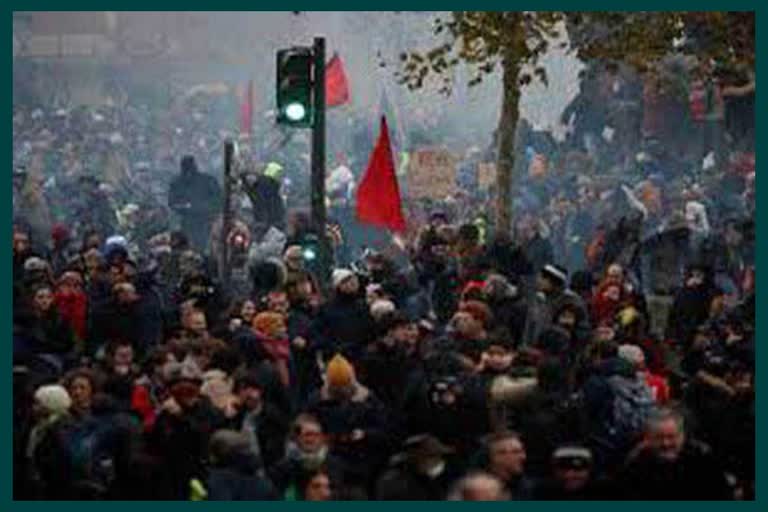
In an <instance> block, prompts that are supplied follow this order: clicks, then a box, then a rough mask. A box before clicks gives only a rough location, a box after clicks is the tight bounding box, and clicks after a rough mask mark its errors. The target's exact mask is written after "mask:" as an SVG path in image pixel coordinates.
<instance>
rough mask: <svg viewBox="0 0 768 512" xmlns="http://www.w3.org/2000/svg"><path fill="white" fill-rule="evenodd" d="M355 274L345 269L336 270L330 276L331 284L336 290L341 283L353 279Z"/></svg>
mask: <svg viewBox="0 0 768 512" xmlns="http://www.w3.org/2000/svg"><path fill="white" fill-rule="evenodd" d="M354 275H355V273H354V272H352V271H351V270H349V269H347V268H337V269H336V270H334V271H333V274H332V275H331V282H332V283H333V287H334V289H335V288H338V287H339V285H340V284H341V283H343V282H344V281H346V280H347V279H349V278H350V277H354Z"/></svg>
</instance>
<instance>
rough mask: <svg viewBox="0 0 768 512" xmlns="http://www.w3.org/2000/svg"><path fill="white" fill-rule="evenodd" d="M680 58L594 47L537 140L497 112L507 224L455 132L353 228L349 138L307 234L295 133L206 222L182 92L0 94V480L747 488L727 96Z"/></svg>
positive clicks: (344, 492) (743, 180)
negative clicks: (0, 111)
mask: <svg viewBox="0 0 768 512" xmlns="http://www.w3.org/2000/svg"><path fill="white" fill-rule="evenodd" d="M695 70H696V73H698V75H695V74H694V75H695V76H697V77H698V78H697V79H698V80H699V82H696V80H694V79H692V80H691V84H694V85H690V86H689V87H688V88H687V89H686V92H687V93H689V94H687V95H686V98H685V102H684V105H685V106H686V107H689V108H682V107H680V105H679V103H680V100H679V99H677V98H676V97H675V96H674V95H673V94H672V93H671V92H668V90H666V89H663V88H661V87H660V86H658V84H659V83H661V82H662V80H661V78H659V76H656V75H648V76H644V77H643V78H642V80H640V79H639V78H638V77H637V76H631V75H628V74H626V72H625V71H622V70H620V69H617V68H612V67H608V68H600V67H597V66H596V67H595V69H594V70H593V72H594V75H591V77H588V78H585V82H584V85H583V87H582V92H581V93H580V95H579V96H578V97H577V98H576V100H574V103H573V104H572V106H571V107H569V109H568V110H567V111H566V113H565V114H564V122H567V123H568V124H569V125H570V126H571V129H570V134H569V136H568V137H567V138H566V140H564V141H558V140H556V139H555V138H554V137H552V136H551V135H550V134H549V133H547V132H542V131H537V130H534V129H532V128H530V127H526V126H525V123H524V122H523V123H521V128H520V129H519V130H518V137H517V139H518V143H517V155H516V165H517V168H518V172H517V174H516V176H517V178H516V181H515V191H514V205H513V212H514V218H515V220H516V221H515V226H514V229H513V232H512V233H503V232H498V230H496V229H495V227H494V225H493V219H490V218H488V217H487V216H483V215H477V212H478V211H483V210H486V207H487V206H489V205H490V204H491V203H490V201H492V200H493V194H492V191H490V192H489V191H484V190H481V189H480V188H479V187H478V184H477V183H476V181H475V180H474V179H473V178H472V172H471V169H473V168H474V167H475V166H476V164H477V163H479V162H482V161H487V159H488V158H492V157H493V156H494V155H493V154H492V153H493V148H492V149H491V150H489V151H485V152H484V151H482V150H479V149H477V148H470V149H469V150H468V151H467V152H466V156H465V158H464V160H463V162H462V164H461V165H460V168H461V169H462V171H461V172H460V173H459V180H460V185H461V186H460V191H459V192H458V193H457V194H456V195H455V196H452V197H450V198H446V200H441V201H435V202H432V203H429V202H424V201H419V202H415V201H412V202H406V207H407V208H408V219H409V231H408V232H407V233H405V234H403V235H399V236H397V237H394V236H391V235H389V234H388V233H385V232H380V231H379V232H377V233H376V235H377V236H374V237H372V239H375V241H376V243H375V244H374V245H376V247H374V248H370V247H368V248H366V249H365V250H364V248H363V247H362V246H363V245H364V244H368V242H369V241H370V239H371V237H369V238H366V239H365V241H362V239H361V236H362V235H360V233H362V231H361V230H362V227H360V226H358V225H356V223H355V220H354V215H353V213H352V212H353V211H354V201H353V199H352V198H353V197H354V194H353V193H352V191H353V190H354V184H355V181H356V180H357V179H358V178H359V175H360V173H361V172H362V169H357V168H355V169H353V170H350V168H349V167H357V166H358V164H356V162H358V163H359V162H364V161H365V157H364V156H360V155H348V157H347V158H342V157H341V156H337V157H336V158H337V160H338V162H337V163H339V164H340V165H339V167H338V168H336V169H335V170H334V171H333V173H331V178H334V177H336V178H338V180H336V181H338V183H336V182H335V181H334V179H331V180H330V181H329V198H328V203H329V205H330V210H329V211H330V213H331V218H332V220H334V222H335V223H336V224H334V225H333V226H331V228H330V229H329V230H328V232H327V233H320V234H318V233H312V232H311V227H310V223H309V221H308V219H307V218H306V215H305V214H303V212H301V211H299V210H298V209H297V208H296V207H297V206H301V205H300V204H298V203H297V200H296V198H295V197H292V196H290V195H288V194H286V193H285V187H286V185H287V183H286V173H285V172H284V171H285V168H287V169H288V171H289V173H288V174H289V175H290V169H291V167H293V166H299V165H300V162H301V156H299V155H294V156H295V160H296V161H291V162H286V161H280V162H277V161H272V162H270V163H269V164H267V165H264V166H261V167H260V166H259V165H260V164H259V165H257V164H254V163H253V162H254V161H255V160H258V158H257V157H256V156H253V155H251V156H250V158H251V160H250V163H249V164H248V165H242V167H243V168H246V167H247V168H249V169H251V170H252V169H254V168H255V169H257V170H258V171H259V172H256V173H250V174H246V175H243V176H242V180H241V182H240V183H239V185H238V187H237V189H236V194H235V195H236V196H237V199H238V200H237V201H235V202H234V203H235V205H234V206H233V216H234V222H233V229H232V232H231V234H229V236H227V237H222V236H221V231H222V227H221V224H222V223H221V218H220V216H221V204H220V203H221V196H222V187H221V183H220V180H217V179H216V178H215V177H213V176H212V175H209V174H207V172H206V171H209V170H216V169H220V168H221V161H220V160H219V159H220V158H221V156H223V151H220V150H221V148H220V143H221V140H222V139H223V137H225V136H227V133H226V131H224V130H219V129H218V128H217V127H216V126H215V124H214V123H211V122H210V121H209V119H208V118H207V117H206V113H205V112H206V111H205V108H204V107H201V106H199V105H197V106H190V105H189V104H187V107H186V108H188V110H187V111H186V114H185V113H184V111H183V110H181V111H180V112H173V113H171V112H168V113H163V112H162V111H154V110H149V109H142V108H140V107H123V108H116V107H109V108H103V109H93V108H82V109H70V110H55V109H51V108H48V109H46V108H42V107H29V106H25V105H14V158H15V163H16V164H17V171H16V172H15V174H14V230H13V297H14V311H13V317H14V321H13V329H14V331H13V342H14V344H13V360H14V373H13V377H14V389H13V390H14V404H13V405H14V479H13V483H14V496H15V498H16V499H34V500H58V499H65V500H67V499H86V500H91V499H113V500H136V499H142V500H305V501H324V500H462V501H482V500H510V499H512V500H611V499H639V500H731V499H751V498H753V496H754V474H755V467H754V466H755V461H754V451H755V428H754V427H755V416H754V403H755V401H754V327H755V311H754V310H755V305H754V294H755V280H754V272H755V270H754V269H755V261H754V215H755V213H754V212H755V210H754V208H755V198H754V176H755V170H754V144H753V141H751V139H752V138H753V134H752V132H751V131H750V129H749V120H748V119H746V120H745V119H744V117H745V116H746V117H749V116H752V117H754V111H753V110H752V111H750V110H749V109H746V112H745V111H744V102H745V100H744V98H743V97H744V96H745V95H748V94H749V87H748V86H745V85H744V84H743V83H742V84H735V85H728V86H723V84H719V83H717V82H716V81H715V80H713V79H712V77H713V76H714V75H713V72H712V70H711V69H710V68H709V67H708V65H701V66H699V67H696V68H695ZM638 80H640V82H638ZM664 83H666V82H664ZM701 83H706V84H707V85H706V86H704V89H701V88H700V87H699V85H695V84H701ZM654 86H655V87H656V88H655V89H654ZM728 87H730V89H728ZM701 90H704V91H705V93H704V94H703V95H702V94H699V93H700V91H701ZM707 91H708V92H707ZM729 94H730V95H731V97H738V101H739V103H738V108H740V109H741V110H738V111H737V112H736V114H734V113H733V112H732V111H731V110H728V109H729V108H731V107H732V106H733V105H732V103H729V102H728V101H726V100H725V98H727V97H728V95H729ZM752 94H754V93H753V92H752ZM702 98H704V99H706V98H709V100H707V101H705V100H704V99H702ZM718 98H719V99H718ZM688 100H690V101H688ZM701 101H705V105H704V111H701V109H700V108H699V107H700V106H701ZM632 104H635V106H634V107H631V106H630V107H627V105H632ZM717 105H720V106H721V107H722V109H721V110H722V112H719V113H716V112H714V111H713V110H712V109H715V110H716V109H717ZM702 112H703V113H702ZM708 113H709V114H711V115H708ZM720 114H722V115H720ZM728 115H730V116H731V118H732V117H733V116H736V117H737V121H733V120H732V119H731V118H728V117H727V116H728ZM726 118H728V119H731V121H729V122H728V123H726ZM659 119H664V120H665V121H664V122H658V120H659ZM654 120H656V122H654ZM752 122H753V121H752ZM697 123H698V124H697ZM672 125H675V126H683V125H684V126H688V127H689V128H690V136H687V137H686V136H680V135H678V136H676V137H675V138H674V139H673V138H671V137H667V136H665V135H664V133H662V132H663V131H664V130H667V129H668V128H669V127H670V126H672ZM705 125H706V126H705ZM432 135H433V136H437V135H438V134H432ZM403 146H405V143H403ZM370 149H371V148H362V147H360V148H355V151H357V152H359V153H362V154H367V152H368V151H370ZM398 149H399V150H401V151H407V150H408V149H409V148H408V147H401V148H398ZM289 156H290V155H289V153H286V152H282V153H281V158H282V159H283V160H284V159H286V158H289ZM238 158H242V159H245V160H247V159H248V158H249V155H248V154H247V152H246V151H244V154H243V155H238ZM342 163H344V165H341V164H342ZM347 165H348V166H349V167H347ZM176 167H180V168H181V173H179V174H178V175H174V172H173V171H172V168H176ZM466 169H470V171H467V172H465V170H466ZM286 199H288V201H287V203H286ZM243 205H246V206H243ZM368 234H370V233H368ZM319 236H330V237H331V238H332V239H333V244H332V246H333V248H334V255H333V269H332V272H330V274H329V275H323V274H322V272H320V271H319V268H320V267H316V266H315V265H316V263H317V259H316V258H315V256H316V255H315V253H314V249H316V248H317V247H315V246H310V245H308V244H309V243H310V242H311V241H312V240H315V241H316V240H317V237H319ZM222 239H226V241H227V244H229V246H230V248H229V250H228V252H229V254H230V261H229V263H228V265H230V267H231V269H230V270H231V271H232V272H231V275H227V277H226V278H225V275H226V274H227V273H225V272H222V267H221V261H222V259H221V258H220V255H219V254H218V251H219V250H220V248H221V245H220V243H219V241H220V240H222Z"/></svg>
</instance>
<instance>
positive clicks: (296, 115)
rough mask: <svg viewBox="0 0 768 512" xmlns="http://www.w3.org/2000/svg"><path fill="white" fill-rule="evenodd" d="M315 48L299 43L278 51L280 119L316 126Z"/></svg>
mask: <svg viewBox="0 0 768 512" xmlns="http://www.w3.org/2000/svg"><path fill="white" fill-rule="evenodd" d="M312 57H313V56H312V50H311V49H310V48H303V47H296V48H289V49H286V50H279V51H278V52H277V122H278V123H281V124H286V125H289V126H294V127H298V128H308V127H311V126H312V116H313V109H312V100H313V98H312Z"/></svg>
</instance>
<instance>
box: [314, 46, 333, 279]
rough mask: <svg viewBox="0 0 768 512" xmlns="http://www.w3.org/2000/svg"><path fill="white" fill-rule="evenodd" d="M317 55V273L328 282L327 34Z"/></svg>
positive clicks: (315, 138) (315, 214) (329, 255)
mask: <svg viewBox="0 0 768 512" xmlns="http://www.w3.org/2000/svg"><path fill="white" fill-rule="evenodd" d="M312 55H313V58H314V66H313V68H314V81H313V83H314V87H313V89H314V95H313V96H314V109H313V110H314V118H313V121H312V179H311V184H310V185H311V191H312V201H311V208H312V227H313V228H314V231H315V233H316V234H317V239H318V242H319V246H320V247H319V249H320V250H319V253H320V254H318V268H319V274H320V275H318V276H317V277H318V279H319V280H320V282H321V286H325V283H327V281H328V278H329V276H330V265H331V250H330V247H329V244H328V237H327V236H326V232H325V231H326V213H325V38H324V37H316V38H315V40H314V45H313V48H312Z"/></svg>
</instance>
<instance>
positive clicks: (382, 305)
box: [370, 299, 397, 322]
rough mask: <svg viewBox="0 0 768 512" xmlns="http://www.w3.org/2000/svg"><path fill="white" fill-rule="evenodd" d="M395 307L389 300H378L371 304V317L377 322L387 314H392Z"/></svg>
mask: <svg viewBox="0 0 768 512" xmlns="http://www.w3.org/2000/svg"><path fill="white" fill-rule="evenodd" d="M396 309H397V307H396V306H395V303H394V302H392V301H391V300H386V299H378V300H375V301H373V303H372V304H371V309H370V311H371V316H372V317H373V319H374V320H376V321H377V322H378V321H379V320H381V319H382V318H384V316H385V315H387V314H389V313H394V312H395V310H396Z"/></svg>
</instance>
